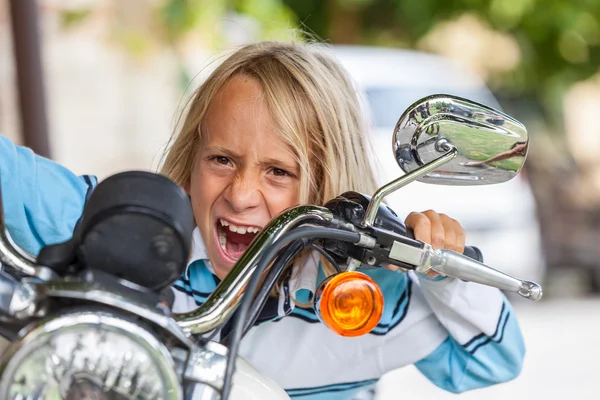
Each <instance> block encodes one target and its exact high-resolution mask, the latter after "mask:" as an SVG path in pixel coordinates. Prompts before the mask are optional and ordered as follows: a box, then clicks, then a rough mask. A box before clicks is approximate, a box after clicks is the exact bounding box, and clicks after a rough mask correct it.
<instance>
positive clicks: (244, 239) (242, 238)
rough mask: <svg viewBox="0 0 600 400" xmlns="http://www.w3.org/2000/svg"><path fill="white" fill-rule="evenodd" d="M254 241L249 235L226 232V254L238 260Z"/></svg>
mask: <svg viewBox="0 0 600 400" xmlns="http://www.w3.org/2000/svg"><path fill="white" fill-rule="evenodd" d="M252 239H254V235H249V234H243V235H242V234H239V233H237V232H231V231H229V230H228V231H227V242H226V244H225V248H226V249H227V254H229V255H230V256H231V257H233V258H235V259H239V258H240V257H241V256H242V254H243V253H244V251H246V249H247V248H248V245H250V242H252Z"/></svg>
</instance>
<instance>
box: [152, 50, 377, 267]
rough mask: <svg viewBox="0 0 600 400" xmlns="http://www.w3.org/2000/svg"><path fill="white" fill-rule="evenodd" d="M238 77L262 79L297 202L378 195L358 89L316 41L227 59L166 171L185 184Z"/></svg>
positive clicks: (170, 152)
mask: <svg viewBox="0 0 600 400" xmlns="http://www.w3.org/2000/svg"><path fill="white" fill-rule="evenodd" d="M240 75H241V76H248V77H251V78H253V79H255V80H256V81H257V82H259V84H260V86H261V87H262V90H263V98H264V99H265V100H266V103H267V106H268V108H269V110H270V112H271V117H272V118H273V120H274V122H275V124H276V126H275V129H276V131H277V132H278V133H279V134H280V136H281V138H282V139H283V140H284V141H285V142H286V143H287V145H288V146H289V147H290V149H291V151H292V152H293V154H294V156H295V158H296V161H297V162H298V164H299V165H300V168H301V173H300V195H299V199H298V204H316V205H323V204H324V203H325V202H327V201H328V200H330V199H332V198H334V197H336V196H338V195H340V194H342V193H343V192H346V191H349V190H352V191H357V192H362V193H367V194H372V193H374V191H375V190H376V181H375V174H374V172H373V169H372V166H371V164H370V161H369V152H370V147H369V146H368V142H367V141H366V139H365V137H364V136H363V135H365V134H366V132H365V130H366V125H365V123H364V120H363V112H362V110H361V108H360V103H359V101H358V97H357V93H356V90H355V88H354V87H353V85H352V82H351V80H350V78H349V77H348V76H347V74H346V72H345V71H344V69H343V68H342V67H340V66H339V64H338V63H337V61H335V60H334V59H333V58H332V57H330V56H329V55H328V54H326V52H325V51H324V49H323V46H321V45H317V44H310V45H307V44H301V43H294V42H291V43H285V42H273V41H266V42H258V43H253V44H249V45H245V46H243V47H241V48H240V49H238V50H237V51H235V52H234V53H233V54H232V55H230V56H229V57H228V58H226V59H225V60H224V61H223V62H222V63H221V64H220V65H219V66H218V67H217V68H216V69H215V70H214V71H213V72H212V74H211V75H210V76H209V77H208V78H207V79H206V80H205V81H204V82H203V83H202V84H201V86H200V87H199V88H198V89H197V90H196V91H195V93H194V94H193V96H192V99H191V101H190V103H189V105H188V111H187V114H186V116H185V117H184V119H183V124H182V126H181V129H180V130H179V133H177V134H175V135H174V137H173V138H172V145H171V146H170V148H168V149H167V150H166V158H165V161H164V164H163V166H162V170H161V173H163V174H165V175H167V176H168V177H170V178H171V179H172V180H174V181H175V182H177V183H178V184H180V185H182V186H184V187H188V185H189V181H190V177H191V173H192V169H193V163H194V160H195V156H196V151H197V150H198V149H200V148H201V145H202V133H201V132H202V129H201V127H202V126H203V124H204V122H205V118H206V114H207V110H208V108H209V105H210V104H211V102H212V100H213V99H214V98H215V96H216V95H217V93H218V91H219V90H220V89H221V88H222V87H223V86H224V85H225V84H226V83H227V82H228V81H229V80H230V79H232V78H233V77H236V76H240ZM199 132H200V133H199ZM283 275H284V276H285V275H286V274H283Z"/></svg>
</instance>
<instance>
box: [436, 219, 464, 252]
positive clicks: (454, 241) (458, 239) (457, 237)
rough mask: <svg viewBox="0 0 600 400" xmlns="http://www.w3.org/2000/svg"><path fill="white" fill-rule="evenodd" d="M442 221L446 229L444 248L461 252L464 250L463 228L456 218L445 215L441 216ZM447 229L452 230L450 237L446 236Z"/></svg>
mask: <svg viewBox="0 0 600 400" xmlns="http://www.w3.org/2000/svg"><path fill="white" fill-rule="evenodd" d="M442 221H443V224H444V227H445V229H446V240H447V242H446V243H447V246H446V248H448V249H450V250H453V251H456V252H457V253H461V254H462V253H463V252H464V251H465V240H466V237H467V234H466V232H465V230H464V228H463V227H462V225H461V224H460V223H459V222H458V221H457V220H455V219H453V218H450V217H448V216H446V215H444V216H443V217H442ZM449 231H451V232H452V233H451V234H450V236H451V237H450V238H449V236H448V232H449Z"/></svg>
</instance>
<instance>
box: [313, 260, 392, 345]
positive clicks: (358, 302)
mask: <svg viewBox="0 0 600 400" xmlns="http://www.w3.org/2000/svg"><path fill="white" fill-rule="evenodd" d="M383 304H384V300H383V294H382V293H381V289H379V286H377V284H376V283H375V281H373V279H371V278H370V277H369V276H367V275H365V274H363V273H362V272H358V271H348V272H341V273H339V274H335V275H332V276H330V277H329V278H327V279H325V280H324V281H323V282H322V283H321V284H320V285H319V287H318V288H317V291H316V293H315V310H316V313H317V315H318V316H319V319H320V320H321V322H323V323H324V324H325V325H327V327H328V328H329V329H331V330H332V331H334V332H336V333H337V334H339V335H342V336H361V335H364V334H366V333H369V332H371V331H372V330H373V328H375V327H376V326H377V324H378V323H379V320H380V319H381V315H382V314H383Z"/></svg>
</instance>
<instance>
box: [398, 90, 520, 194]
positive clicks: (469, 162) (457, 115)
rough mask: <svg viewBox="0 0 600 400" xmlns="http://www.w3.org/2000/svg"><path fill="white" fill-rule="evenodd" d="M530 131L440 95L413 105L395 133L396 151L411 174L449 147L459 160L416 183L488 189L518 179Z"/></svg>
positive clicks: (506, 117)
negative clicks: (484, 186) (487, 185)
mask: <svg viewBox="0 0 600 400" xmlns="http://www.w3.org/2000/svg"><path fill="white" fill-rule="evenodd" d="M528 144H529V141H528V137H527V130H526V129H525V127H524V126H523V124H521V123H520V122H519V121H517V120H516V119H514V118H512V117H510V116H509V115H506V114H504V113H502V112H500V111H497V110H494V109H492V108H490V107H487V106H484V105H482V104H479V103H476V102H473V101H471V100H467V99H463V98H460V97H456V96H451V95H444V94H437V95H432V96H428V97H425V98H423V99H421V100H419V101H417V102H416V103H414V104H413V105H412V106H410V107H409V108H408V109H407V110H406V111H405V112H404V114H402V116H401V117H400V119H399V120H398V123H397V124H396V127H395V129H394V137H393V149H394V155H395V158H396V160H397V162H398V165H399V166H400V168H402V170H403V171H404V172H406V173H409V172H412V171H415V170H417V169H419V168H421V167H422V166H424V165H427V164H430V163H432V162H434V161H436V160H438V159H439V158H440V157H442V156H443V155H444V154H447V152H448V150H449V149H450V148H455V149H456V156H455V157H454V158H453V159H452V160H450V161H448V162H446V163H443V164H442V165H441V166H438V167H437V168H436V169H435V170H433V171H432V172H428V173H427V174H425V175H422V176H421V177H419V178H418V179H417V180H418V181H420V182H424V183H435V184H442V185H461V186H465V185H486V184H493V183H501V182H505V181H508V180H510V179H512V178H514V177H515V176H516V175H517V174H518V173H519V171H520V170H521V168H522V167H523V164H524V162H525V158H526V156H527V150H528Z"/></svg>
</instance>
